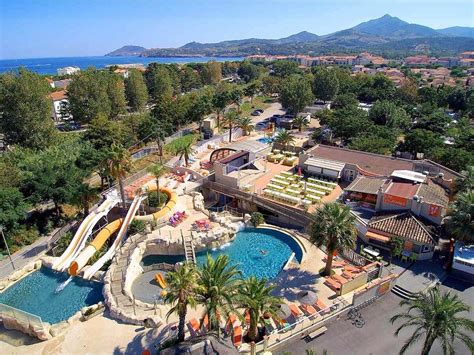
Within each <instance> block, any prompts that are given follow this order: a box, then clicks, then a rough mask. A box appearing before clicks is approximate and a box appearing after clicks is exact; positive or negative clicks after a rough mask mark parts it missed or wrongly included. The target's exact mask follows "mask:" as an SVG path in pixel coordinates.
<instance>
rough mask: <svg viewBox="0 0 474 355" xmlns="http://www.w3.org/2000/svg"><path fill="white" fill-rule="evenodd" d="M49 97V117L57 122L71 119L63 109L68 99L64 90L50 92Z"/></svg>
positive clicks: (67, 103)
mask: <svg viewBox="0 0 474 355" xmlns="http://www.w3.org/2000/svg"><path fill="white" fill-rule="evenodd" d="M49 97H50V98H51V102H52V108H51V118H52V119H53V120H54V122H56V123H59V122H62V121H68V120H70V119H72V116H71V115H70V114H68V113H66V111H65V109H66V108H67V106H68V105H69V100H68V98H67V93H66V91H65V90H61V91H55V92H52V93H51V94H50V95H49Z"/></svg>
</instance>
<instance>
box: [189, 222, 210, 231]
mask: <svg viewBox="0 0 474 355" xmlns="http://www.w3.org/2000/svg"><path fill="white" fill-rule="evenodd" d="M191 227H192V229H193V230H198V231H207V230H209V227H210V221H209V220H208V219H200V220H197V221H195V222H194V223H193V224H192V226H191Z"/></svg>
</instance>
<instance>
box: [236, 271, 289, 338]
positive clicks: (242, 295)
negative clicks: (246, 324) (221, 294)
mask: <svg viewBox="0 0 474 355" xmlns="http://www.w3.org/2000/svg"><path fill="white" fill-rule="evenodd" d="M274 288H275V286H273V285H267V280H266V279H257V278H256V277H255V276H251V277H249V278H248V279H245V280H244V281H243V283H242V285H240V287H239V294H238V299H239V303H240V305H241V306H242V307H243V308H245V309H246V310H247V311H248V312H249V314H250V329H249V332H248V338H249V340H250V341H256V340H257V336H258V322H259V321H260V319H261V318H262V317H263V315H264V314H266V313H268V314H271V315H273V316H276V315H277V311H278V306H279V305H281V303H282V300H281V298H279V297H275V296H272V294H271V293H272V291H273V290H274Z"/></svg>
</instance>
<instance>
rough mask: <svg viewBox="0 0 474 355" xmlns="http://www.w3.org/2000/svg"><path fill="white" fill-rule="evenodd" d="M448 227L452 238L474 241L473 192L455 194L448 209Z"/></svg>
mask: <svg viewBox="0 0 474 355" xmlns="http://www.w3.org/2000/svg"><path fill="white" fill-rule="evenodd" d="M447 225H448V229H449V230H450V231H451V233H452V234H453V236H454V238H455V239H456V240H459V241H463V242H474V192H473V191H466V192H461V193H459V194H458V195H457V197H456V200H455V201H454V203H453V204H452V207H451V209H450V211H449V219H448V222H447Z"/></svg>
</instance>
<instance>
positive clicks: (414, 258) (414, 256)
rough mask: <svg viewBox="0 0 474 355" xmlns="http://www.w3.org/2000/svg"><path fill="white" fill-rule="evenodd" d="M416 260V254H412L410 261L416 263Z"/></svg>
mask: <svg viewBox="0 0 474 355" xmlns="http://www.w3.org/2000/svg"><path fill="white" fill-rule="evenodd" d="M416 258H417V255H416V253H411V255H410V260H411V261H413V262H415V261H416Z"/></svg>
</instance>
